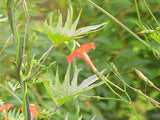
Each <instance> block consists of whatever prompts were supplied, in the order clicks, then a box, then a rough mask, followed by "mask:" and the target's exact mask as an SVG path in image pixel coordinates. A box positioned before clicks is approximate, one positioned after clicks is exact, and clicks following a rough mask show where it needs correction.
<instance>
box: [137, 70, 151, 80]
mask: <svg viewBox="0 0 160 120" xmlns="http://www.w3.org/2000/svg"><path fill="white" fill-rule="evenodd" d="M135 72H136V73H137V75H138V76H139V77H140V78H141V79H142V80H144V81H145V82H147V81H148V80H147V77H146V76H144V74H143V73H142V72H141V71H139V70H137V69H135Z"/></svg>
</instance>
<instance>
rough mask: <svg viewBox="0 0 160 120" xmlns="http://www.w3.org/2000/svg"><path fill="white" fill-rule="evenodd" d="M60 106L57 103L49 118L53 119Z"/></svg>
mask: <svg viewBox="0 0 160 120" xmlns="http://www.w3.org/2000/svg"><path fill="white" fill-rule="evenodd" d="M58 108H59V107H58V105H57V106H56V108H55V109H54V111H53V113H52V115H51V116H50V117H49V118H48V120H51V119H52V117H53V115H54V114H55V113H56V111H57V110H58Z"/></svg>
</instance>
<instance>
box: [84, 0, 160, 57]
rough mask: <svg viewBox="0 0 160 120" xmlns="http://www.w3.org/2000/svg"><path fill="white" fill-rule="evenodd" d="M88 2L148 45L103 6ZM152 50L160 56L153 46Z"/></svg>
mask: <svg viewBox="0 0 160 120" xmlns="http://www.w3.org/2000/svg"><path fill="white" fill-rule="evenodd" d="M87 1H88V2H89V3H91V4H92V5H93V6H94V7H96V8H97V9H99V10H100V11H101V12H103V13H104V14H105V15H107V16H108V17H109V18H111V19H112V20H113V21H114V22H116V23H117V24H119V25H120V26H121V27H123V28H124V29H125V30H126V31H128V32H129V33H130V34H131V35H132V36H134V37H135V38H136V39H137V40H139V41H140V42H141V43H143V44H144V45H145V46H147V47H150V46H149V45H148V44H147V43H146V42H145V41H144V40H142V39H141V38H140V37H138V36H137V35H136V34H135V33H134V32H132V31H131V30H130V29H129V28H128V27H127V26H125V25H124V24H122V23H121V22H120V21H119V20H117V19H116V18H115V17H114V16H112V15H111V14H110V13H108V12H107V11H105V10H104V9H103V8H101V7H100V6H98V5H96V4H95V3H94V2H92V1H91V0H87ZM153 50H154V51H155V53H156V54H157V55H158V58H159V56H160V53H159V52H158V51H157V50H156V49H154V48H153Z"/></svg>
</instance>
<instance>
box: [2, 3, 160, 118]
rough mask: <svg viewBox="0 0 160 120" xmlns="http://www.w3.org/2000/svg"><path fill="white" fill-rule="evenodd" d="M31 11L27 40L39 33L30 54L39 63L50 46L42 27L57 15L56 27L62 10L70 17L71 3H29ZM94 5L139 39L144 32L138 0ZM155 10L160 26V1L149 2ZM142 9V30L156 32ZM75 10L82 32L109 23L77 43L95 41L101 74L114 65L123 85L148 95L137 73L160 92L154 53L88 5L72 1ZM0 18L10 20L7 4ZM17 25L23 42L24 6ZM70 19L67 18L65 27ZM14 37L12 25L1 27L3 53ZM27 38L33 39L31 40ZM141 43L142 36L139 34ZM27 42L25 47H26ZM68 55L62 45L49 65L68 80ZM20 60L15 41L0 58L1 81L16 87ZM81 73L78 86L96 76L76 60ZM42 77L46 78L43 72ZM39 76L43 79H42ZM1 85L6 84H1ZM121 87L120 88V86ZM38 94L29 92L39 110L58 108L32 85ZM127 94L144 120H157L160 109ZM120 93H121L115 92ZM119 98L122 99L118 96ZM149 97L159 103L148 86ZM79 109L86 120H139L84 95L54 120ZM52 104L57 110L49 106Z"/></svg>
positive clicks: (117, 105)
mask: <svg viewBox="0 0 160 120" xmlns="http://www.w3.org/2000/svg"><path fill="white" fill-rule="evenodd" d="M26 2H27V6H28V10H29V15H30V21H29V26H28V27H29V31H28V33H29V35H31V34H33V33H36V34H37V37H36V39H35V40H34V42H33V46H32V55H33V56H35V58H36V59H39V58H40V57H41V55H42V54H43V53H44V52H45V51H46V50H47V49H48V48H49V47H50V46H51V44H52V43H51V42H50V40H49V39H48V38H47V36H46V35H45V34H44V33H42V32H40V30H41V29H40V28H41V25H42V23H43V22H44V20H45V19H46V18H48V17H49V16H50V15H51V14H53V21H54V22H55V24H56V22H57V19H58V10H59V11H60V12H61V13H62V15H63V16H66V15H67V9H68V1H67V0H38V1H37V0H28V1H26ZM93 2H95V3H96V4H98V5H99V6H101V7H102V8H104V9H105V10H107V11H108V12H109V13H111V14H112V15H113V16H115V17H116V18H117V19H118V20H119V21H121V22H122V23H124V24H125V25H126V26H128V27H129V28H130V29H131V30H132V31H134V32H135V33H136V34H137V33H138V32H139V31H140V28H139V27H138V26H137V24H136V23H138V19H137V13H136V9H135V4H134V0H93ZM146 2H147V3H148V6H149V7H150V9H151V11H152V12H153V14H154V15H155V17H156V18H157V20H158V21H160V1H159V0H146ZM138 5H139V10H140V14H141V17H142V23H143V25H145V26H146V27H147V26H151V27H153V28H156V27H157V26H156V24H155V22H154V21H153V19H152V18H151V15H150V14H149V13H148V11H147V9H146V8H145V6H144V3H143V2H142V0H138ZM72 6H73V14H74V15H73V19H75V18H76V17H77V15H78V13H79V11H80V10H81V9H82V14H81V18H80V22H79V24H78V27H84V26H88V25H95V24H100V23H102V22H106V21H109V24H108V25H107V26H106V27H105V28H104V29H102V30H101V31H98V32H95V33H90V34H89V35H87V36H86V37H85V38H83V39H80V40H78V41H79V43H81V44H84V43H88V42H91V41H93V42H94V43H95V45H96V49H95V50H91V51H90V52H89V55H90V57H91V59H92V61H93V62H94V64H95V66H96V67H97V68H98V70H99V71H100V70H103V69H107V68H108V67H107V65H106V63H110V62H113V63H114V64H115V65H116V67H117V68H118V72H119V73H120V74H121V75H122V77H123V78H124V80H125V81H126V82H127V83H128V84H130V85H131V86H133V87H135V88H138V89H140V90H142V91H143V92H145V83H144V82H143V81H142V80H141V79H140V78H139V77H138V76H137V75H136V74H135V72H134V69H135V68H137V69H139V70H141V71H143V73H144V74H145V75H146V76H147V77H148V78H149V79H150V80H151V81H152V82H153V83H154V84H155V85H156V86H157V87H160V82H159V81H160V67H159V63H160V62H159V60H157V59H156V58H155V57H154V55H153V53H152V51H151V50H150V49H149V48H147V47H145V46H144V45H143V44H142V43H140V42H139V41H137V40H136V39H135V38H134V37H133V36H131V35H130V34H129V33H128V32H126V31H125V30H124V29H123V28H122V27H120V26H119V25H117V24H116V23H115V22H113V21H112V20H111V19H110V18H108V17H107V16H106V15H104V14H103V13H102V12H100V11H99V10H97V9H96V8H94V7H93V6H92V5H90V4H89V3H88V2H87V0H72ZM0 14H3V15H4V16H3V17H7V10H6V3H5V1H0ZM16 19H17V24H19V28H18V29H19V34H20V39H23V35H24V31H25V29H24V28H25V24H23V23H24V21H25V16H24V11H23V9H22V8H21V7H20V8H19V9H18V10H16ZM65 20H66V17H63V22H64V21H65ZM10 35H11V29H10V26H9V22H8V21H5V22H0V50H1V49H2V48H3V47H4V45H5V44H6V41H7V40H8V38H9V36H10ZM29 35H28V36H27V38H29V37H30V36H29ZM139 36H140V37H142V38H143V36H142V35H139ZM149 40H150V43H151V45H152V46H153V47H155V48H156V49H158V50H160V47H159V45H158V44H157V43H156V42H155V41H153V40H152V39H151V38H150V39H149ZM28 44H29V42H27V45H28ZM69 54H70V52H69V50H68V49H67V47H66V45H65V44H61V45H60V46H58V47H57V48H56V49H55V50H54V51H53V52H52V53H51V54H50V56H49V58H48V59H47V61H46V63H45V65H49V63H51V62H53V61H56V62H57V65H58V68H59V75H60V78H64V75H65V72H66V68H67V66H68V63H67V60H66V57H67V56H68V55H69ZM15 56H16V51H15V44H14V40H10V41H9V43H8V46H7V48H6V49H5V50H4V51H3V53H2V54H1V55H0V62H1V66H2V69H3V73H4V78H3V80H5V81H10V82H12V83H16V82H17V81H16V75H15V74H16V67H15V64H14V61H15ZM76 62H77V65H78V68H81V69H83V70H82V71H81V72H80V74H79V82H81V81H82V80H84V79H85V78H87V77H89V76H90V75H93V72H92V71H91V69H90V68H89V66H88V65H87V64H86V63H85V62H84V61H83V59H76ZM55 71H56V65H55V66H53V67H51V68H50V69H49V70H47V71H44V74H45V72H47V73H49V74H51V75H52V76H53V77H54V75H55ZM42 76H43V73H42ZM40 77H41V76H40ZM109 79H110V80H112V81H115V83H116V84H117V85H118V84H119V82H118V80H117V77H116V76H113V75H111V76H110V77H109ZM1 82H3V81H1ZM119 86H121V84H119ZM32 87H34V90H35V91H37V94H38V96H39V98H38V97H37V95H35V94H34V92H33V89H32V88H30V89H29V90H30V91H29V101H30V103H36V104H38V105H39V106H40V108H42V109H43V108H44V107H45V108H46V109H51V110H52V109H54V104H53V103H52V102H51V101H50V99H49V98H48V96H47V94H46V92H45V91H44V87H43V85H42V84H36V85H33V86H32ZM127 90H128V93H129V95H130V96H131V98H132V101H133V104H134V106H135V108H136V111H137V113H139V114H140V116H142V119H144V120H159V119H160V110H159V109H158V108H156V107H154V106H152V104H151V103H150V101H148V100H147V99H145V98H143V97H142V96H140V95H138V94H137V93H135V92H134V91H132V90H130V89H127ZM4 92H5V91H4V90H2V89H0V99H3V96H4V94H3V93H4ZM117 92H118V91H117ZM17 94H18V96H21V93H20V91H17ZM119 94H121V93H120V92H119ZM146 94H147V95H149V96H151V97H153V98H154V99H155V100H157V101H160V94H159V93H158V92H156V90H155V89H153V88H151V87H147V89H146ZM7 95H8V102H12V103H14V104H17V103H16V102H15V101H14V100H13V99H12V96H11V95H10V94H7ZM86 95H91V96H92V95H98V96H102V97H108V98H109V97H115V95H114V94H113V93H112V92H110V91H109V89H108V88H107V87H106V86H105V85H102V86H100V87H97V88H94V89H93V90H90V91H89V92H87V93H86ZM77 104H78V105H79V108H80V113H79V115H82V117H83V120H90V119H91V118H92V117H94V116H95V115H96V118H95V120H111V119H112V120H135V119H136V118H135V116H134V114H133V113H131V111H130V109H129V108H128V106H127V105H126V104H124V103H122V102H117V101H113V100H95V99H89V98H86V97H83V96H79V97H78V98H77V99H76V102H73V100H69V101H68V102H67V103H66V104H64V105H63V106H62V107H60V108H59V109H58V111H57V113H56V115H55V116H54V120H61V119H64V118H65V116H66V114H67V112H68V115H69V120H73V119H75V116H76V109H77ZM52 105H53V108H51V107H50V106H52Z"/></svg>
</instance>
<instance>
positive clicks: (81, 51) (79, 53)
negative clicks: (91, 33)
mask: <svg viewBox="0 0 160 120" xmlns="http://www.w3.org/2000/svg"><path fill="white" fill-rule="evenodd" d="M95 48H96V47H95V45H94V43H93V42H90V43H87V44H83V45H81V46H80V47H79V48H77V49H76V50H75V51H74V52H73V53H72V54H71V55H69V56H68V57H67V61H68V63H70V62H71V61H73V60H74V58H75V57H82V58H83V59H84V60H85V61H86V63H87V64H88V65H89V66H90V67H91V69H92V70H93V71H94V72H97V69H96V67H95V66H94V64H93V63H92V61H91V59H90V57H89V56H88V54H87V53H88V50H89V49H95Z"/></svg>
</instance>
